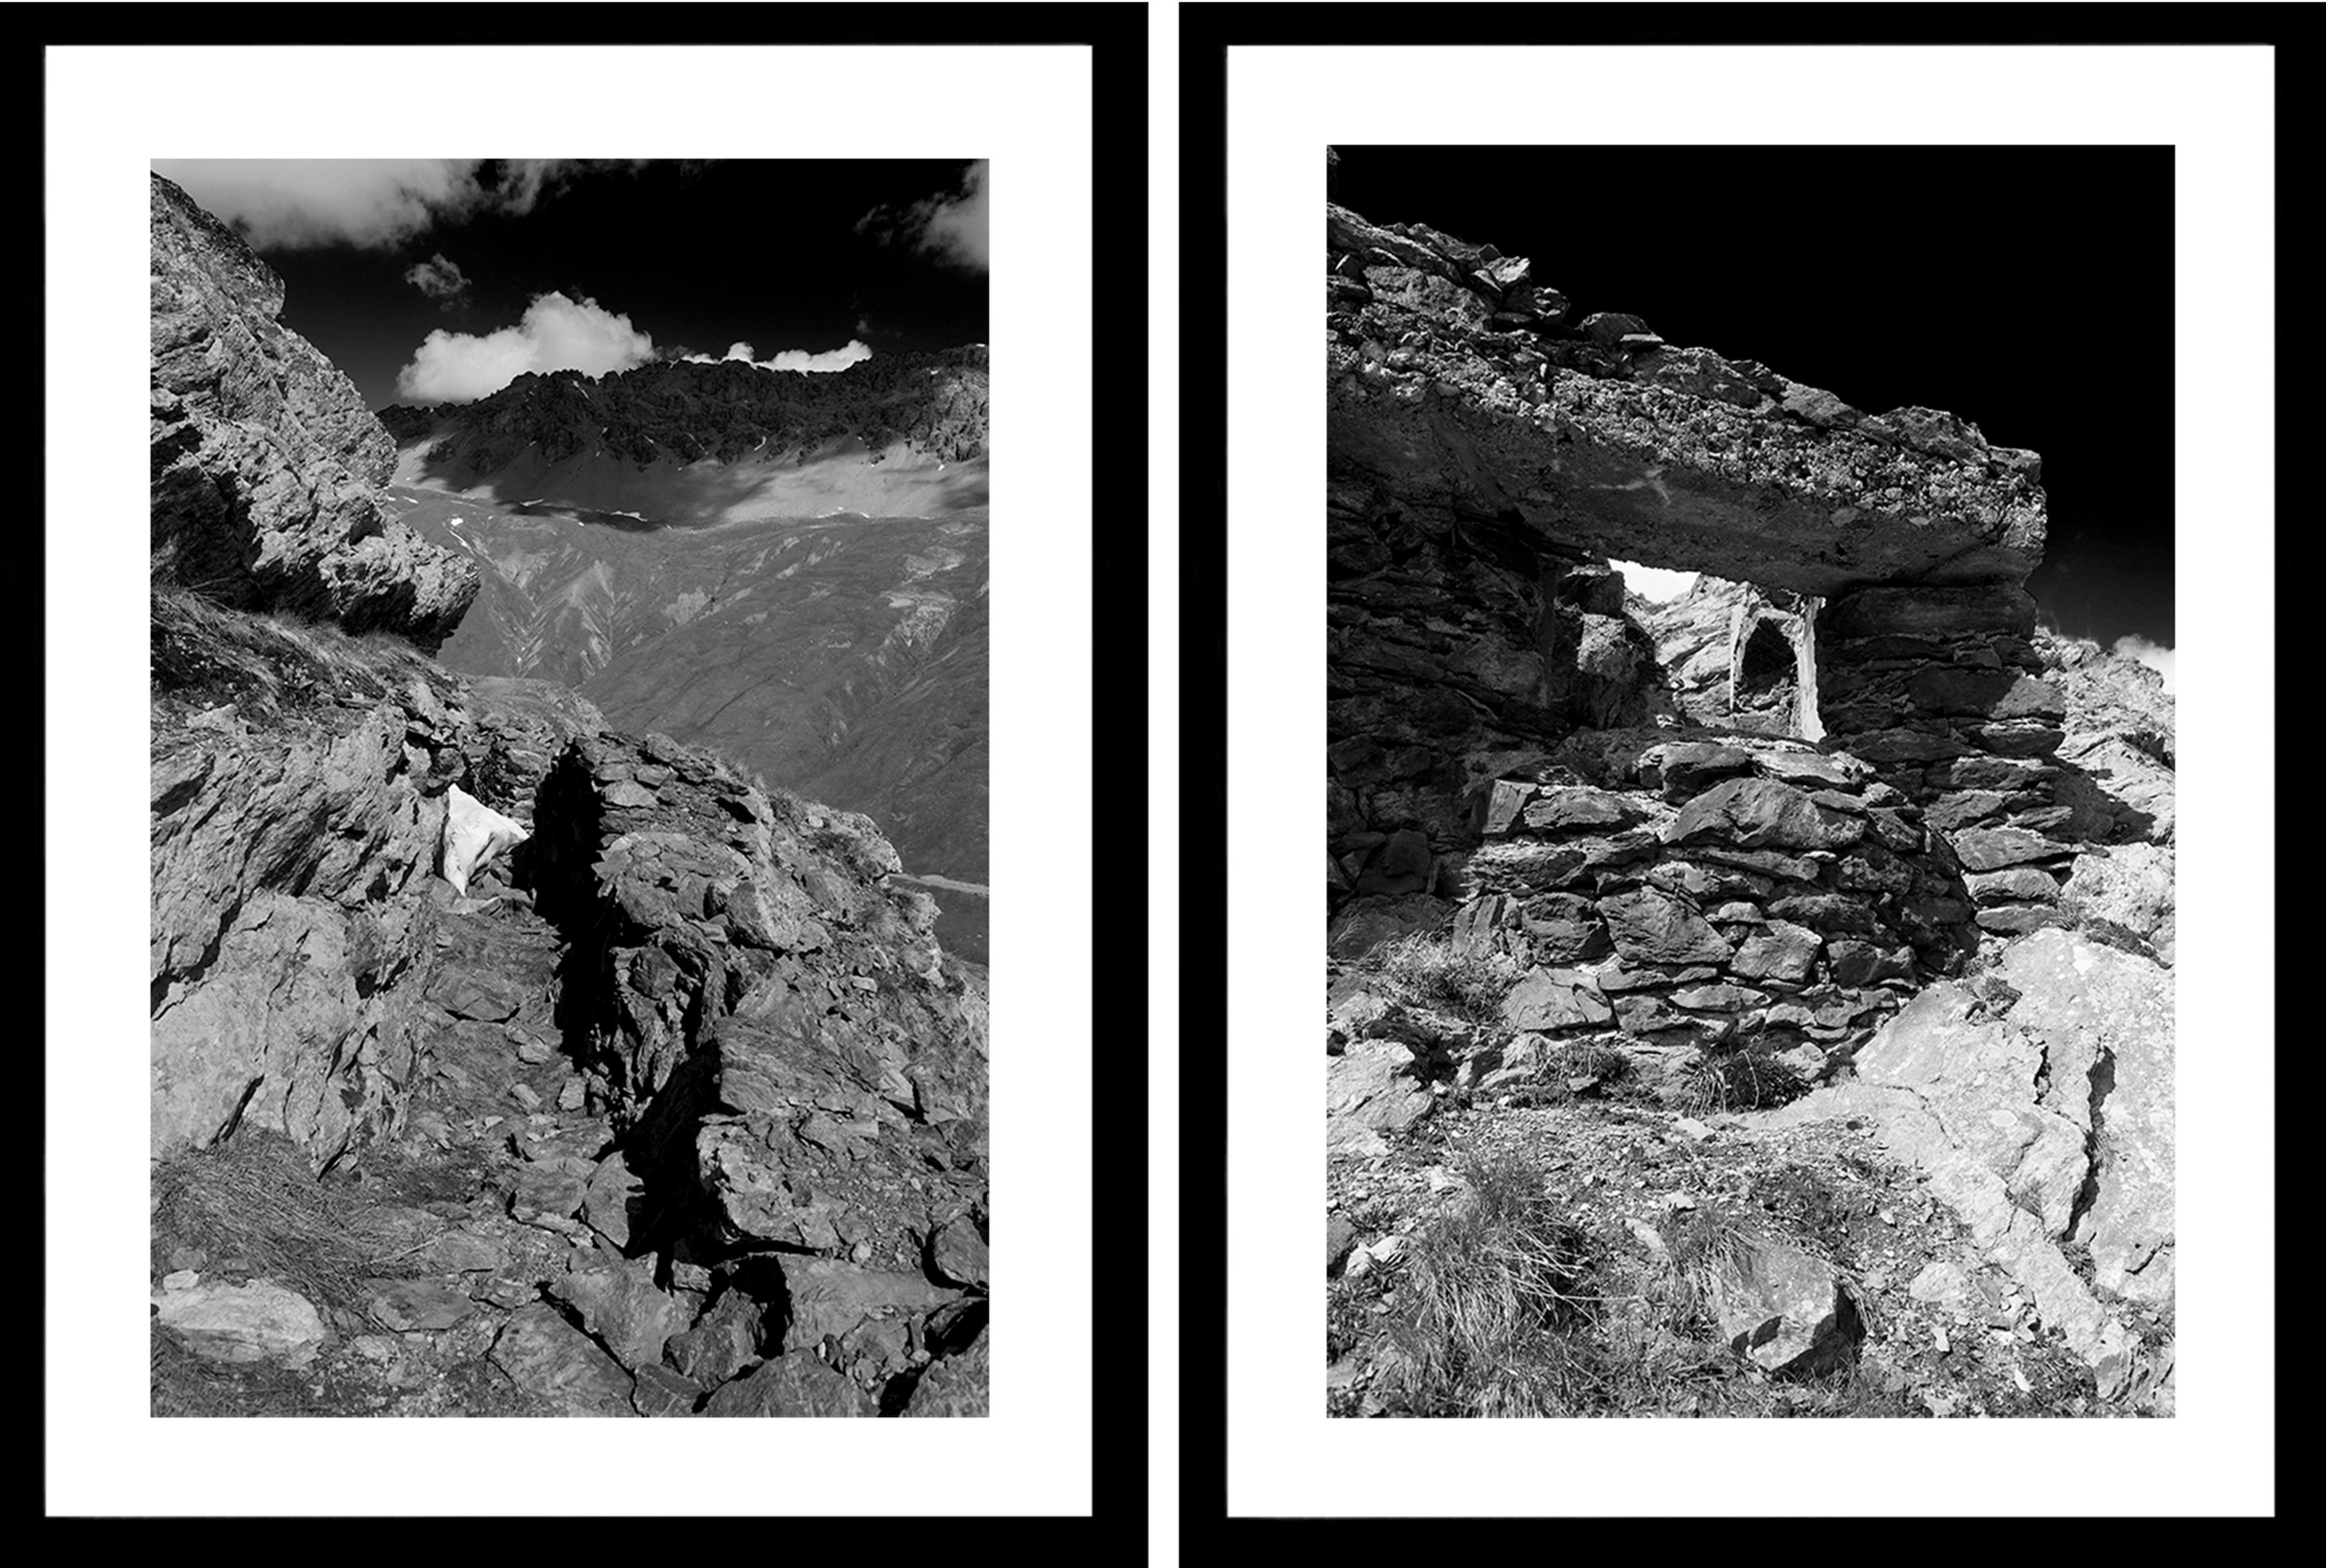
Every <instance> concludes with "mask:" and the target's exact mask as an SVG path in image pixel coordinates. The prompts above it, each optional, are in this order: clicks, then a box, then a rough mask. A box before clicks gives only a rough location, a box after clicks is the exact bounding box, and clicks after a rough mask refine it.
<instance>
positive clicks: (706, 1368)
mask: <svg viewBox="0 0 2326 1568" xmlns="http://www.w3.org/2000/svg"><path fill="white" fill-rule="evenodd" d="M759 1322H760V1309H759V1305H758V1302H755V1301H753V1300H752V1299H751V1298H750V1297H749V1295H747V1294H745V1293H743V1292H741V1291H736V1290H730V1291H729V1292H727V1293H725V1294H724V1295H722V1296H721V1297H720V1298H719V1300H718V1301H717V1302H715V1303H714V1304H713V1305H712V1308H711V1310H710V1311H707V1312H705V1313H703V1315H702V1318H701V1320H700V1321H697V1322H696V1323H695V1325H694V1326H693V1328H691V1329H688V1330H685V1331H684V1333H680V1334H675V1335H673V1336H672V1337H671V1339H670V1340H669V1341H668V1343H667V1344H666V1345H665V1353H666V1354H667V1355H668V1357H669V1358H670V1363H671V1365H672V1366H674V1367H677V1368H678V1370H679V1371H680V1372H682V1373H684V1375H685V1376H686V1377H689V1378H691V1379H693V1381H694V1382H696V1383H699V1384H701V1385H702V1386H704V1387H706V1388H709V1387H715V1386H718V1385H719V1384H721V1383H724V1382H726V1381H727V1380H728V1379H729V1378H730V1377H734V1376H735V1374H737V1373H738V1372H740V1371H741V1370H742V1369H743V1368H744V1367H748V1366H749V1365H750V1364H751V1363H752V1362H753V1361H755V1360H757V1359H758V1355H759Z"/></svg>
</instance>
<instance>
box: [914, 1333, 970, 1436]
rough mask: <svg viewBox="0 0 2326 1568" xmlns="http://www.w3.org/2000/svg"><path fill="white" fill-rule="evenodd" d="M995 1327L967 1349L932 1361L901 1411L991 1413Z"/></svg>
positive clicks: (943, 1414)
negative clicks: (992, 1337) (990, 1400)
mask: <svg viewBox="0 0 2326 1568" xmlns="http://www.w3.org/2000/svg"><path fill="white" fill-rule="evenodd" d="M990 1341H991V1330H989V1331H988V1332H986V1333H983V1334H980V1335H979V1336H978V1337H977V1342H976V1343H975V1344H973V1345H972V1346H970V1348H969V1349H966V1350H963V1351H961V1352H959V1353H957V1354H955V1355H952V1356H946V1357H944V1358H942V1359H939V1360H936V1361H932V1362H931V1363H929V1366H928V1368H927V1370H926V1371H924V1372H923V1373H922V1374H921V1376H920V1379H919V1381H917V1382H916V1383H915V1384H914V1385H913V1392H912V1395H911V1397H910V1398H908V1399H907V1401H906V1402H905V1408H904V1409H903V1411H901V1412H900V1413H899V1414H904V1415H916V1416H970V1415H984V1414H988V1413H989V1395H988V1385H989V1384H990V1383H991V1379H992V1370H991V1359H990V1358H991V1351H990V1349H989V1348H988V1347H989V1343H990Z"/></svg>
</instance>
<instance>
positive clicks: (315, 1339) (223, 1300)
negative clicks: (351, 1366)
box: [159, 1280, 330, 1367]
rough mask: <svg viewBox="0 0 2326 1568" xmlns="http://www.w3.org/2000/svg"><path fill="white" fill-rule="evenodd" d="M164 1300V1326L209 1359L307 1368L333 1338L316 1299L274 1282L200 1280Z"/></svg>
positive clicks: (161, 1300) (160, 1318)
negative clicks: (262, 1362) (276, 1362)
mask: <svg viewBox="0 0 2326 1568" xmlns="http://www.w3.org/2000/svg"><path fill="white" fill-rule="evenodd" d="M159 1304H160V1308H161V1311H160V1313H159V1321H160V1322H161V1325H162V1327H163V1328H164V1329H165V1330H169V1332H170V1333H171V1334H172V1335H173V1336H175V1337H176V1338H177V1339H179V1341H180V1342H181V1343H182V1344H183V1345H184V1346H185V1347H186V1349H189V1350H191V1351H192V1352H193V1353H194V1354H195V1355H197V1356H200V1357H201V1358H203V1359H205V1360H209V1361H223V1362H227V1363H229V1364H233V1365H247V1364H249V1363H252V1362H256V1361H280V1362H283V1363H284V1364H285V1365H287V1366H290V1367H305V1366H306V1365H307V1364H308V1363H309V1362H311V1361H312V1360H313V1359H314V1358H315V1355H316V1352H317V1351H319V1350H321V1349H322V1346H323V1342H324V1341H325V1340H326V1339H329V1338H330V1330H327V1329H325V1328H324V1326H323V1320H322V1315H321V1313H319V1312H317V1311H315V1305H314V1303H313V1302H310V1301H309V1300H308V1299H307V1298H306V1297H304V1296H302V1295H301V1294H300V1293H298V1292H296V1291H294V1290H292V1289H290V1288H289V1287H288V1286H286V1285H283V1284H279V1283H276V1282H274V1281H273V1280H253V1281H251V1282H250V1283H247V1284H239V1285H237V1284H224V1283H210V1284H200V1283H197V1284H193V1285H191V1286H188V1287H186V1288H183V1289H180V1290H168V1291H164V1292H163V1294H162V1296H161V1299H160V1303H159Z"/></svg>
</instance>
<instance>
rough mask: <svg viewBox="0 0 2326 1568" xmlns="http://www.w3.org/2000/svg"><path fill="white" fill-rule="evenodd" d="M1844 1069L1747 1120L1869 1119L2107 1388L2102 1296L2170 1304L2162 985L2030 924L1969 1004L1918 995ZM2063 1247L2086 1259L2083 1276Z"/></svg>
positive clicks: (2168, 1007) (2158, 976)
mask: <svg viewBox="0 0 2326 1568" xmlns="http://www.w3.org/2000/svg"><path fill="white" fill-rule="evenodd" d="M1856 1066H1857V1074H1858V1076H1857V1078H1856V1080H1855V1081H1853V1082H1849V1083H1845V1084H1840V1085H1837V1086H1835V1087H1831V1088H1826V1089H1820V1090H1819V1091H1818V1092H1817V1093H1815V1094H1812V1095H1810V1096H1809V1097H1806V1098H1804V1099H1800V1100H1797V1101H1795V1102H1794V1103H1793V1104H1791V1105H1790V1106H1785V1107H1783V1108H1782V1110H1777V1111H1772V1112H1769V1113H1766V1114H1765V1115H1763V1116H1759V1117H1755V1118H1752V1120H1753V1121H1754V1122H1755V1123H1756V1124H1759V1125H1769V1126H1789V1125H1800V1124H1801V1123H1803V1122H1810V1121H1819V1120H1837V1119H1843V1118H1847V1117H1852V1116H1859V1117H1864V1118H1865V1119H1866V1120H1867V1121H1868V1122H1870V1123H1872V1124H1873V1125H1874V1126H1875V1129H1876V1130H1877V1131H1878V1133H1879V1135H1880V1136H1881V1137H1882V1139H1883V1141H1884V1143H1886V1144H1888V1145H1889V1147H1890V1149H1891V1150H1892V1152H1893V1153H1896V1154H1897V1155H1899V1156H1900V1157H1902V1158H1904V1159H1906V1160H1908V1161H1910V1162H1912V1163H1914V1164H1916V1165H1918V1166H1920V1167H1921V1168H1922V1169H1923V1170H1925V1171H1928V1172H1929V1173H1930V1175H1931V1188H1932V1190H1933V1191H1934V1192H1935V1193H1936V1194H1937V1195H1938V1196H1939V1197H1940V1199H1941V1200H1942V1201H1944V1202H1945V1203H1946V1204H1947V1205H1948V1206H1949V1208H1951V1209H1954V1210H1955V1212H1956V1213H1957V1215H1958V1217H1959V1218H1961V1219H1962V1221H1963V1222H1964V1224H1965V1225H1966V1226H1968V1227H1969V1229H1970V1231H1971V1234H1972V1237H1973V1238H1974V1240H1976V1241H1977V1243H1978V1245H1979V1246H1981V1247H1982V1248H1983V1249H1984V1250H1985V1251H1986V1252H1987V1254H1988V1255H1990V1256H1992V1257H1994V1258H1995V1259H1996V1261H1997V1262H1998V1263H2000V1264H2002V1265H2004V1267H2005V1269H2006V1270H2007V1271H2009V1272H2010V1273H2011V1274H2012V1275H2013V1277H2014V1278H2015V1279H2017V1280H2018V1281H2019V1282H2020V1283H2022V1284H2023V1285H2024V1286H2025V1287H2026V1288H2027V1289H2028V1291H2029V1293H2030V1294H2031V1295H2033V1297H2034V1299H2035V1302H2036V1305H2037V1309H2038V1311H2040V1312H2041V1313H2042V1317H2043V1319H2044V1321H2046V1322H2047V1323H2049V1324H2051V1325H2052V1327H2054V1328H2056V1329H2058V1330H2060V1331H2061V1333H2062V1334H2063V1335H2064V1336H2065V1337H2066V1338H2067V1339H2068V1341H2069V1343H2070V1345H2071V1346H2072V1347H2073V1348H2074V1349H2076V1350H2077V1351H2078V1352H2079V1354H2080V1355H2082V1356H2083V1357H2084V1358H2086V1359H2087V1360H2088V1361H2090V1362H2091V1363H2092V1364H2093V1365H2094V1367H2096V1368H2098V1370H2099V1371H2100V1374H2101V1385H2102V1388H2103V1391H2104V1393H2105V1392H2107V1390H2108V1389H2109V1388H2110V1386H2111V1385H2113V1386H2117V1387H2121V1386H2124V1384H2125V1382H2126V1380H2128V1379H2129V1378H2130V1377H2131V1376H2132V1362H2133V1360H2134V1359H2135V1355H2134V1350H2133V1340H2132V1337H2131V1335H2130V1334H2129V1333H2128V1331H2127V1330H2126V1328H2125V1327H2124V1325H2123V1323H2122V1322H2121V1321H2119V1319H2118V1316H2117V1313H2116V1312H2115V1311H2113V1310H2112V1309H2111V1308H2110V1307H2109V1305H2108V1304H2107V1302H2108V1300H2109V1299H2113V1300H2116V1301H2121V1302H2133V1303H2138V1304H2141V1305H2147V1306H2160V1307H2169V1306H2170V1305H2171V1303H2172V1254H2173V1199H2172V1159H2173V1154H2172V1131H2173V1128H2172V975H2171V974H2170V973H2169V972H2168V971H2166V970H2165V969H2163V967H2162V966H2159V965H2157V964H2154V963H2153V962H2151V961H2150V960H2148V959H2146V958H2144V957H2137V956H2135V955H2133V954H2129V953H2125V952H2120V951H2118V950H2117V949H2115V948H2112V947H2101V946H2099V945H2098V944H2096V943H2093V942H2089V941H2087V940H2085V939H2084V938H2080V937H2077V936H2073V935H2071V934H2070V933H2068V932H2066V931H2062V930H2058V929H2051V930H2043V931H2039V932H2036V933H2035V934H2034V935H2033V936H2031V937H2028V938H2024V939H2022V940H2020V941H2018V942H2015V943H2014V944H2013V945H2012V946H2011V947H2009V948H2007V949H2006V950H2005V952H2004V954H2003V955H2002V957H2001V958H2000V959H1999V960H1998V962H1997V963H1996V966H1995V969H1994V972H1993V975H1992V977H1991V980H1990V982H1989V983H1988V984H1987V985H1986V986H1985V989H1984V994H1982V990H1981V989H1980V988H1978V987H1975V986H1974V985H1968V984H1962V983H1955V982H1949V983H1946V984H1942V985H1935V986H1932V987H1931V988H1930V989H1929V990H1927V991H1925V992H1923V993H1922V994H1921V995H1920V996H1918V997H1916V998H1915V1000H1914V1001H1913V1002H1912V1003H1910V1004H1909V1005H1908V1006H1907V1008H1906V1009H1905V1011H1904V1012H1903V1013H1900V1014H1899V1015H1898V1016H1897V1017H1896V1018H1895V1019H1893V1021H1892V1022H1890V1024H1889V1025H1888V1026H1887V1027H1886V1028H1885V1029H1884V1030H1883V1031H1882V1032H1881V1033H1880V1034H1879V1035H1877V1036H1876V1037H1875V1039H1874V1041H1872V1042H1871V1043H1869V1044H1868V1045H1867V1046H1866V1047H1865V1049H1864V1050H1860V1051H1859V1052H1858V1055H1857V1060H1856ZM2068 1241H2074V1242H2079V1243H2082V1244H2084V1245H2085V1246H2088V1247H2089V1250H2090V1255H2091V1261H2092V1270H2091V1274H2090V1277H2089V1280H2088V1279H2086V1278H2085V1277H2083V1276H2082V1275H2080V1274H2079V1273H2078V1272H2077V1270H2076V1269H2075V1268H2074V1266H2073V1265H2071V1264H2070V1261H2069V1259H2068V1257H2067V1255H2065V1254H2064V1253H2063V1252H2062V1251H2061V1243H2062V1242H2068Z"/></svg>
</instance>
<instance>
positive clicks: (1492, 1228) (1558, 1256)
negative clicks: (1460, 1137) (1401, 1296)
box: [1407, 1155, 1596, 1415]
mask: <svg viewBox="0 0 2326 1568" xmlns="http://www.w3.org/2000/svg"><path fill="white" fill-rule="evenodd" d="M1462 1174H1463V1177H1464V1180H1465V1183H1466V1191H1465V1195H1464V1198H1463V1199H1462V1201H1461V1203H1460V1204H1459V1205H1458V1206H1457V1207H1456V1209H1454V1210H1453V1211H1452V1212H1451V1213H1448V1214H1447V1215H1444V1216H1441V1217H1439V1218H1437V1219H1436V1220H1435V1221H1433V1222H1432V1223H1430V1224H1429V1225H1427V1226H1425V1227H1422V1229H1421V1230H1420V1231H1419V1233H1418V1235H1417V1236H1416V1237H1415V1240H1414V1244H1413V1246H1412V1249H1411V1255H1410V1263H1409V1265H1407V1274H1408V1278H1409V1280H1410V1285H1411V1290H1412V1293H1413V1298H1414V1311H1413V1315H1412V1320H1411V1328H1412V1330H1413V1337H1414V1340H1415V1343H1414V1344H1413V1346H1412V1349H1413V1351H1414V1353H1415V1360H1416V1363H1417V1365H1418V1367H1419V1373H1420V1377H1421V1378H1422V1380H1423V1382H1424V1384H1425V1386H1428V1388H1429V1389H1430V1390H1431V1392H1432V1393H1433V1394H1434V1395H1435V1402H1437V1403H1439V1404H1441V1405H1451V1406H1453V1407H1454V1408H1456V1409H1457V1410H1460V1411H1461V1412H1463V1413H1465V1414H1478V1415H1519V1414H1565V1413H1566V1412H1565V1411H1564V1409H1563V1408H1562V1406H1563V1405H1564V1404H1565V1403H1566V1401H1565V1398H1564V1395H1563V1389H1564V1386H1565V1384H1566V1383H1567V1382H1568V1381H1569V1380H1570V1372H1571V1368H1570V1367H1568V1362H1569V1361H1570V1360H1571V1355H1570V1349H1571V1345H1570V1341H1569V1339H1568V1330H1574V1329H1577V1328H1579V1327H1581V1326H1583V1325H1585V1324H1586V1323H1587V1322H1588V1321H1589V1320H1590V1317H1591V1314H1592V1312H1593V1311H1594V1309H1595V1307H1596V1301H1595V1299H1594V1297H1593V1295H1592V1293H1591V1279H1592V1274H1593V1269H1594V1257H1593V1250H1594V1249H1593V1248H1592V1246H1591V1245H1590V1240H1589V1237H1587V1236H1586V1234H1585V1233H1584V1231H1583V1230H1582V1229H1581V1227H1577V1226H1575V1225H1573V1224H1570V1223H1568V1221H1567V1220H1566V1219H1565V1218H1563V1216H1562V1215H1561V1213H1560V1211H1559V1209H1558V1207H1557V1206H1556V1205H1555V1204H1553V1203H1552V1202H1551V1200H1550V1199H1549V1198H1548V1197H1547V1196H1546V1195H1545V1193H1544V1190H1543V1176H1542V1169H1541V1167H1540V1165H1538V1164H1536V1163H1535V1162H1533V1161H1532V1160H1531V1159H1530V1158H1528V1157H1526V1156H1523V1155H1504V1156H1500V1157H1497V1158H1494V1159H1491V1160H1481V1159H1472V1160H1469V1161H1466V1162H1465V1163H1464V1167H1463V1171H1462Z"/></svg>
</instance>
